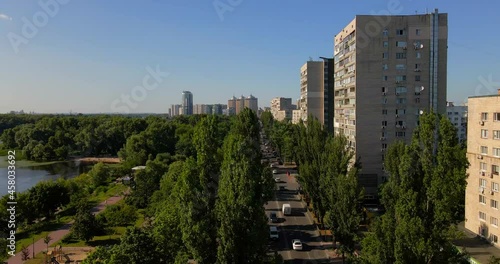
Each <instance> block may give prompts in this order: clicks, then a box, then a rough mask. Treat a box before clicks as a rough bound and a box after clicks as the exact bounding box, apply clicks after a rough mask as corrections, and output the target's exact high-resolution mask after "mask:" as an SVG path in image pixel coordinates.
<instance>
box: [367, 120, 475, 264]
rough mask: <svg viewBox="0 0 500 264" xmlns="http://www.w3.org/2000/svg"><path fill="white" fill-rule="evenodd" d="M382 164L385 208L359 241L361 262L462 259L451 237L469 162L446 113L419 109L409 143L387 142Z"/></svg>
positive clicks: (459, 215)
mask: <svg viewBox="0 0 500 264" xmlns="http://www.w3.org/2000/svg"><path fill="white" fill-rule="evenodd" d="M401 154H402V155H401ZM385 164H386V165H385V168H386V170H387V171H388V173H389V174H390V178H389V181H388V183H387V184H386V185H385V186H384V187H383V190H382V202H383V204H384V206H385V207H386V208H387V212H386V214H384V215H383V216H382V217H381V220H380V221H379V222H378V223H377V224H375V225H374V230H373V233H371V234H369V235H368V236H367V237H366V238H365V240H364V241H363V245H364V248H363V251H364V255H366V256H364V257H363V258H364V259H365V260H366V262H368V261H371V262H370V263H459V262H461V261H462V260H463V259H464V258H465V256H464V255H463V254H460V253H458V252H457V251H456V250H455V249H454V247H453V246H452V245H451V242H450V240H451V239H453V238H455V237H454V234H455V232H452V230H453V229H454V227H453V226H454V224H456V223H458V222H459V221H461V220H462V219H463V199H464V198H463V197H464V195H465V186H466V177H467V176H466V169H467V167H468V165H469V164H468V161H467V159H466V156H465V151H464V150H463V149H462V148H461V146H460V144H459V142H458V139H457V137H456V131H455V128H454V127H453V126H452V125H451V123H450V122H449V121H448V119H447V118H445V117H439V116H437V115H435V114H433V113H425V114H423V115H422V116H420V125H419V127H418V128H417V129H416V130H415V132H414V135H413V139H412V143H411V145H408V146H404V145H402V143H398V144H395V145H394V146H391V147H390V149H389V152H388V156H387V157H386V163H385ZM384 234H385V235H384ZM392 234H394V235H392ZM376 252H380V253H376Z"/></svg>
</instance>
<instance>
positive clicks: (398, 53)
mask: <svg viewBox="0 0 500 264" xmlns="http://www.w3.org/2000/svg"><path fill="white" fill-rule="evenodd" d="M396 59H406V53H404V52H397V53H396Z"/></svg>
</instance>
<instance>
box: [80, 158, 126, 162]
mask: <svg viewBox="0 0 500 264" xmlns="http://www.w3.org/2000/svg"><path fill="white" fill-rule="evenodd" d="M73 160H74V161H78V162H102V163H120V162H122V161H121V159H120V158H116V157H102V158H97V157H83V158H74V159H73Z"/></svg>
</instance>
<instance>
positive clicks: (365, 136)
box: [334, 9, 448, 199]
mask: <svg viewBox="0 0 500 264" xmlns="http://www.w3.org/2000/svg"><path fill="white" fill-rule="evenodd" d="M447 45H448V15H447V14H443V13H441V14H440V13H438V10H437V9H436V10H435V11H434V12H433V13H430V14H416V15H398V16H370V15H358V16H356V17H355V18H354V20H352V21H351V22H350V23H349V24H348V25H347V26H346V27H345V28H343V29H342V30H341V31H340V32H339V33H338V34H337V35H336V36H335V38H334V56H335V57H334V60H335V67H334V69H335V75H334V78H335V84H334V87H335V88H334V90H335V92H334V100H335V122H334V130H335V133H337V134H343V135H345V136H346V137H347V138H348V140H349V144H350V146H351V147H352V149H353V150H354V151H355V156H356V158H360V159H361V163H362V166H363V169H362V172H361V173H360V175H359V183H360V185H362V186H363V187H364V189H365V194H366V195H367V197H366V198H368V199H370V198H375V197H376V196H377V191H378V190H377V189H378V186H379V184H381V183H382V182H384V181H385V180H386V177H387V175H386V173H385V171H384V169H383V162H384V156H385V151H386V149H387V147H388V146H389V145H390V144H391V143H392V142H394V141H395V140H402V141H405V142H410V140H411V136H412V133H413V130H414V129H415V127H416V126H417V125H418V119H419V115H420V114H421V113H423V112H424V111H431V110H432V111H435V112H438V113H440V114H445V113H446V88H447V87H446V85H447V83H446V79H447V77H446V76H447V49H448V48H447Z"/></svg>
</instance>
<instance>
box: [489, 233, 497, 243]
mask: <svg viewBox="0 0 500 264" xmlns="http://www.w3.org/2000/svg"><path fill="white" fill-rule="evenodd" d="M490 240H491V242H493V243H495V244H496V243H498V237H497V236H496V235H494V234H491V235H490Z"/></svg>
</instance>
